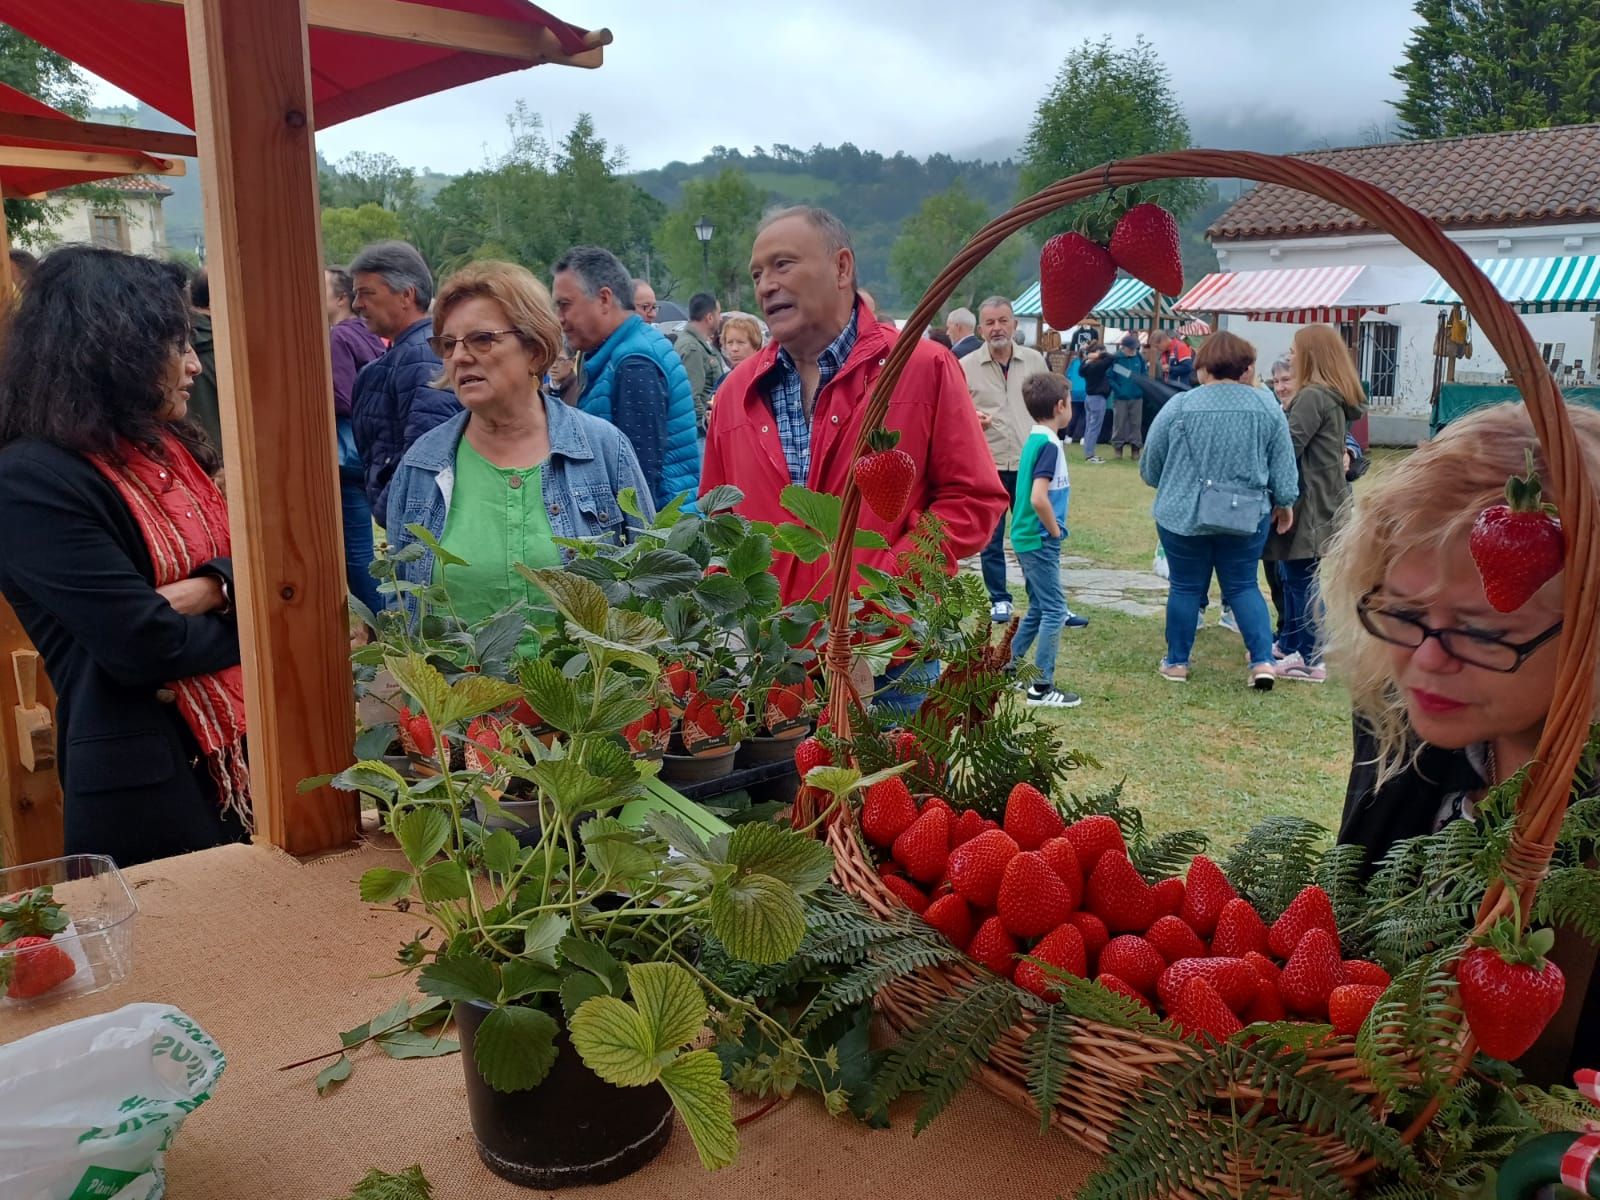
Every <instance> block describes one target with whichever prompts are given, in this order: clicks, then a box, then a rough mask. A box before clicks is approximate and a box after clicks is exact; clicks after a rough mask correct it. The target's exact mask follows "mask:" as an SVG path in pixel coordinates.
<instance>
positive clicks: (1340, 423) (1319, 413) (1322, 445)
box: [1265, 386, 1362, 561]
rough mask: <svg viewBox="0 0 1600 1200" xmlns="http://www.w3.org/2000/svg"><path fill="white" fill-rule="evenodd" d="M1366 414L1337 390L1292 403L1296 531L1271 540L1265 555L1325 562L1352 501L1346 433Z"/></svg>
mask: <svg viewBox="0 0 1600 1200" xmlns="http://www.w3.org/2000/svg"><path fill="white" fill-rule="evenodd" d="M1361 413H1362V409H1361V406H1360V405H1351V404H1348V403H1346V402H1345V400H1344V398H1343V397H1342V396H1340V395H1339V394H1338V393H1337V392H1334V391H1332V390H1331V389H1329V388H1325V387H1315V386H1313V387H1308V388H1304V389H1302V390H1301V391H1300V392H1298V393H1296V395H1295V398H1294V399H1293V400H1292V401H1290V403H1289V411H1288V413H1287V414H1286V415H1287V416H1288V418H1289V438H1290V440H1291V441H1292V442H1293V443H1294V456H1295V460H1296V461H1297V462H1298V463H1299V466H1300V499H1299V500H1297V501H1295V506H1294V528H1292V529H1290V530H1289V532H1288V533H1286V534H1284V533H1274V534H1272V536H1271V537H1269V538H1268V539H1267V549H1266V555H1265V557H1267V558H1269V559H1276V560H1279V561H1282V560H1284V559H1292V558H1321V557H1322V555H1323V553H1324V552H1325V551H1326V550H1327V548H1328V542H1329V540H1330V539H1331V538H1332V537H1333V534H1334V531H1335V530H1337V529H1338V527H1339V515H1340V509H1342V508H1343V507H1344V502H1345V501H1346V500H1348V499H1349V498H1350V484H1349V483H1348V482H1346V480H1345V477H1344V434H1345V430H1346V429H1347V428H1349V424H1350V422H1351V421H1354V420H1355V419H1356V418H1357V417H1359V416H1360V415H1361Z"/></svg>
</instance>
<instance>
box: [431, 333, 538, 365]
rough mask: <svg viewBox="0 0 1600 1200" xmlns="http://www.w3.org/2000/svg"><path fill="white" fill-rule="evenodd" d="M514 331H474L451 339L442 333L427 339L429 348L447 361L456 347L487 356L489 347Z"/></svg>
mask: <svg viewBox="0 0 1600 1200" xmlns="http://www.w3.org/2000/svg"><path fill="white" fill-rule="evenodd" d="M517 332H518V331H517V330H515V329H475V330H473V331H472V332H471V333H464V334H462V335H461V336H460V337H451V336H450V335H449V334H448V333H442V334H440V335H438V336H437V337H431V338H429V339H428V346H429V348H430V349H431V350H432V351H433V352H434V353H435V354H437V355H438V356H439V357H440V359H441V360H442V359H447V358H449V357H450V356H451V355H452V354H454V353H455V352H456V347H457V346H461V345H464V346H466V348H467V349H468V350H471V351H472V352H473V353H474V354H487V353H488V352H489V347H490V346H493V345H494V344H495V343H496V342H498V341H499V340H500V339H501V338H502V337H504V336H505V335H506V334H508V333H517Z"/></svg>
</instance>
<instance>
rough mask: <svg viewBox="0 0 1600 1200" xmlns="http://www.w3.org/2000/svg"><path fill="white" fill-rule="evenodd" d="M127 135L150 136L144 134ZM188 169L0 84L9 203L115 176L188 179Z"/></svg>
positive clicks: (3, 186) (1, 170) (2, 163)
mask: <svg viewBox="0 0 1600 1200" xmlns="http://www.w3.org/2000/svg"><path fill="white" fill-rule="evenodd" d="M121 132H122V133H124V134H140V135H141V136H144V135H143V133H142V131H139V130H131V129H130V130H123V131H121ZM94 138H106V139H114V140H107V141H94V140H92V139H94ZM188 140H189V141H190V142H192V141H193V140H194V139H192V138H190V139H188ZM135 144H137V143H135ZM184 169H185V168H184V164H183V161H182V160H181V159H177V158H170V159H169V158H155V157H152V156H151V155H149V154H146V153H144V152H143V151H142V150H131V149H128V142H127V140H126V139H125V138H118V137H117V134H116V131H115V130H113V129H109V128H107V127H104V126H97V125H80V124H79V122H77V121H75V120H73V119H72V118H71V117H69V116H68V115H67V114H66V113H64V112H58V111H57V110H56V109H53V108H51V107H50V106H49V105H48V104H45V103H43V102H41V101H39V100H35V99H34V98H33V97H32V96H30V95H28V94H27V93H26V92H19V91H17V90H16V89H15V88H11V87H7V86H6V85H5V84H3V83H0V193H3V194H4V195H5V196H6V197H7V198H10V199H18V198H21V197H24V196H39V195H42V194H43V193H45V192H53V191H56V190H57V189H58V188H65V187H72V186H74V185H75V184H80V183H91V182H93V181H94V180H97V179H105V178H108V177H110V176H113V175H182V174H183V173H184ZM0 221H3V218H0Z"/></svg>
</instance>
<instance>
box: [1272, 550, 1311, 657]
mask: <svg viewBox="0 0 1600 1200" xmlns="http://www.w3.org/2000/svg"><path fill="white" fill-rule="evenodd" d="M1321 561H1322V560H1321V559H1318V558H1289V559H1283V560H1280V561H1279V562H1278V563H1276V564H1275V565H1276V566H1277V568H1278V578H1279V579H1281V580H1282V581H1283V635H1282V637H1280V638H1279V640H1278V647H1279V649H1281V650H1282V651H1283V652H1284V653H1285V654H1298V655H1299V656H1300V657H1301V658H1303V659H1305V662H1306V665H1307V666H1312V667H1314V666H1316V665H1317V664H1318V663H1319V662H1321V661H1322V646H1321V644H1320V639H1319V638H1318V637H1317V619H1316V612H1315V608H1316V603H1317V564H1318V563H1319V562H1321Z"/></svg>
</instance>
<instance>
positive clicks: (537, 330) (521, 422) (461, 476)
mask: <svg viewBox="0 0 1600 1200" xmlns="http://www.w3.org/2000/svg"><path fill="white" fill-rule="evenodd" d="M428 344H429V345H430V346H432V347H433V351H434V353H435V354H437V355H438V356H439V358H440V359H441V360H442V362H443V364H444V369H443V373H442V374H441V375H440V377H439V379H438V380H437V381H436V385H437V386H443V387H449V388H451V389H452V390H453V391H454V392H455V394H456V398H457V399H458V400H460V401H461V406H462V409H463V411H462V412H461V413H460V414H459V415H457V416H455V417H452V418H451V419H450V420H448V421H446V422H445V423H444V424H442V425H438V426H435V427H434V428H433V429H431V430H430V431H429V432H427V433H426V434H424V435H423V436H422V437H420V438H418V439H417V440H416V442H414V443H413V444H412V446H411V449H410V450H409V451H407V452H406V456H405V459H404V461H402V462H401V464H400V469H399V470H398V471H396V473H395V476H394V483H393V484H392V485H391V487H390V489H389V521H388V525H387V528H388V530H389V535H390V537H391V538H393V539H394V544H395V549H396V550H403V549H404V548H405V547H406V546H408V545H409V544H411V543H412V542H414V541H416V540H417V539H416V538H415V536H414V535H413V534H412V533H411V532H410V531H409V529H408V527H409V526H411V525H420V526H422V527H423V528H425V529H427V530H428V532H429V533H431V534H432V535H433V536H434V537H435V538H436V539H438V541H439V543H440V545H442V546H443V547H444V548H445V549H446V550H448V551H450V553H451V554H452V555H454V556H456V557H458V558H461V559H465V560H466V561H465V563H464V564H460V565H457V564H451V565H449V566H448V567H447V566H446V565H445V564H443V563H442V562H440V561H438V560H437V559H436V557H435V555H434V554H433V552H432V551H431V550H429V549H428V548H427V546H426V544H424V546H423V552H422V554H421V555H420V556H419V557H417V558H415V559H411V560H410V561H404V562H402V563H401V570H402V578H404V579H405V580H407V581H408V582H410V583H414V584H418V585H421V586H426V585H429V584H432V583H443V584H445V585H446V586H447V587H448V588H449V589H450V596H451V601H452V604H453V605H454V608H455V611H456V614H457V615H458V616H460V617H461V619H462V620H464V621H468V622H471V621H474V620H478V619H481V618H483V617H487V616H489V615H491V614H493V613H496V612H499V611H501V610H502V609H505V608H508V607H510V606H511V605H512V604H513V603H515V602H516V601H518V600H530V601H536V600H537V599H539V597H538V596H537V594H536V593H537V589H536V588H535V587H534V585H533V584H532V583H530V582H529V581H528V580H527V579H525V578H524V577H523V576H522V575H521V573H519V572H518V571H516V570H515V569H514V568H515V566H516V564H518V563H522V564H525V565H527V566H529V567H553V566H559V565H561V563H563V562H564V561H565V559H566V557H567V556H568V554H569V553H570V552H569V551H565V550H564V549H563V548H562V547H560V546H559V545H558V544H557V541H556V539H557V538H577V537H597V536H610V537H613V538H621V537H625V536H626V535H627V532H628V530H629V529H630V527H632V526H633V525H634V524H635V521H634V519H633V518H630V517H629V516H628V515H627V514H626V513H624V512H623V510H622V506H621V505H620V504H619V503H618V499H617V497H618V495H619V494H620V493H621V492H622V491H623V490H624V489H625V488H632V489H633V491H634V495H635V502H636V504H637V506H638V508H639V509H640V510H641V511H642V512H643V513H644V514H645V516H646V518H647V519H648V518H650V517H651V516H653V509H652V507H651V501H650V488H649V485H648V484H647V483H646V482H645V478H644V472H643V471H641V470H640V468H639V460H638V458H637V457H636V456H635V455H634V452H633V447H632V446H631V445H629V444H628V439H627V438H626V437H624V436H623V435H622V434H621V433H620V432H619V431H618V429H617V428H616V426H614V425H612V424H610V423H609V422H607V421H602V420H600V419H599V418H597V417H592V416H589V415H588V414H587V413H584V412H581V411H580V410H578V409H575V408H570V407H568V406H567V405H566V404H564V403H562V402H561V401H560V400H558V399H555V398H553V397H550V396H546V395H545V394H543V392H542V391H541V381H542V380H543V378H544V374H545V371H546V370H548V369H549V367H550V365H551V363H553V362H554V361H555V359H556V357H557V355H558V354H559V353H560V351H561V326H560V324H559V323H558V321H557V319H556V314H555V306H554V305H553V304H552V303H551V301H550V293H549V292H548V291H546V290H545V286H544V284H542V283H540V282H539V281H538V280H537V279H535V278H534V277H533V275H532V274H531V273H529V272H528V271H526V270H525V269H523V268H522V267H519V266H515V265H513V264H511V263H503V262H475V263H469V264H468V265H467V266H465V267H463V268H462V269H461V270H459V271H457V272H456V273H455V274H454V275H452V276H451V277H450V278H449V279H447V280H445V282H444V285H443V286H442V287H441V288H440V289H439V295H438V297H437V298H436V299H435V301H434V305H433V336H432V337H431V338H429V339H428ZM409 599H410V598H409V596H406V597H402V600H404V601H409ZM407 607H408V608H411V607H412V605H411V604H410V603H409V602H408V603H407Z"/></svg>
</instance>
